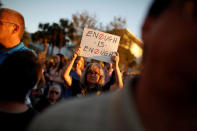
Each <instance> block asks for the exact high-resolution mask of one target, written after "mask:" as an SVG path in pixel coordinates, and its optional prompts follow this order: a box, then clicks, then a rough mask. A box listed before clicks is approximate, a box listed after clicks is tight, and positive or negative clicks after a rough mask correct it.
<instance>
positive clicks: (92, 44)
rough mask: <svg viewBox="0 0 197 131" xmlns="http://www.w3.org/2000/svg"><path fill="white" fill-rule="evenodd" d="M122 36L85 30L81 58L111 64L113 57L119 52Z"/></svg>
mask: <svg viewBox="0 0 197 131" xmlns="http://www.w3.org/2000/svg"><path fill="white" fill-rule="evenodd" d="M119 41H120V36H116V35H112V34H109V33H104V32H101V31H97V30H93V29H88V28H84V31H83V36H82V40H81V44H80V46H81V47H82V50H81V54H80V56H83V57H88V58H91V59H96V60H100V61H104V62H111V56H113V55H114V53H115V52H117V50H118V45H119Z"/></svg>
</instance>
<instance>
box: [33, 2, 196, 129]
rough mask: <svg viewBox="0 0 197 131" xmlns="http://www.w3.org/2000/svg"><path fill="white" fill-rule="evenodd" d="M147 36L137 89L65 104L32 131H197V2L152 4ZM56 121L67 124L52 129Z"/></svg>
mask: <svg viewBox="0 0 197 131" xmlns="http://www.w3.org/2000/svg"><path fill="white" fill-rule="evenodd" d="M142 34H143V41H144V54H143V55H144V57H143V62H144V69H143V71H142V74H141V75H140V77H139V79H137V81H136V82H135V85H133V81H132V80H131V81H128V84H126V85H125V88H123V90H120V91H119V92H115V93H110V94H106V95H105V96H103V97H89V98H86V99H83V100H81V99H77V100H73V101H69V102H68V101H67V102H66V101H65V102H63V103H61V104H60V105H58V106H57V107H54V108H52V109H51V110H49V111H48V112H46V113H44V114H42V115H41V116H39V118H37V120H35V121H34V123H32V125H31V128H30V129H31V130H30V131H42V130H49V129H50V130H55V129H57V128H58V129H59V130H69V131H76V130H80V131H85V130H91V131H196V130H197V113H196V112H197V81H196V80H197V61H196V58H197V37H196V34H197V1H196V0H153V3H152V6H151V8H150V9H149V11H148V13H147V17H146V18H145V20H144V24H143V26H142ZM65 110H66V112H65ZM80 111H82V112H83V113H81V112H80ZM78 112H80V113H78ZM54 119H55V120H56V121H58V120H60V121H62V123H58V124H57V123H53V124H50V126H48V124H47V123H48V122H50V121H53V120H54ZM58 122H59V121H58ZM38 127H39V128H38Z"/></svg>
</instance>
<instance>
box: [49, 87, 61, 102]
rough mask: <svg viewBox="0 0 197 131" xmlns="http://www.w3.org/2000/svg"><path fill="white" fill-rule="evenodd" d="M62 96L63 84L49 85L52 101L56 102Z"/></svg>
mask: <svg viewBox="0 0 197 131" xmlns="http://www.w3.org/2000/svg"><path fill="white" fill-rule="evenodd" d="M60 96H61V86H60V85H59V84H52V85H50V87H49V93H48V99H49V100H50V101H51V102H56V101H57V100H58V99H59V98H60Z"/></svg>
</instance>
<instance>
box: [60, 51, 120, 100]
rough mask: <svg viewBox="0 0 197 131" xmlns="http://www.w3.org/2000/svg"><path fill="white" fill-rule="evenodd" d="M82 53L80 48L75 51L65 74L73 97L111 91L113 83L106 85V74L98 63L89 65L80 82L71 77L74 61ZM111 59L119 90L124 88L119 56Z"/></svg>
mask: <svg viewBox="0 0 197 131" xmlns="http://www.w3.org/2000/svg"><path fill="white" fill-rule="evenodd" d="M80 52H81V48H80V47H79V48H77V49H76V50H75V51H74V53H73V58H72V59H71V62H70V63H69V64H68V66H67V67H66V69H65V73H64V79H65V81H66V83H67V85H68V88H70V89H71V90H72V95H73V96H76V95H78V94H81V95H88V94H92V93H97V94H101V92H103V91H106V90H109V88H110V86H111V81H110V82H108V83H105V74H104V71H103V67H102V66H101V65H100V64H98V63H90V64H89V65H87V67H86V68H85V71H84V72H83V75H82V76H81V79H80V81H79V80H76V79H75V78H72V77H71V76H70V75H69V73H70V71H71V69H72V66H73V64H74V61H75V60H76V58H77V56H78V55H79V54H80ZM111 59H112V62H113V64H114V67H115V75H116V86H118V87H119V88H123V82H122V77H121V73H120V70H119V66H118V63H119V54H118V53H116V55H115V56H112V57H111Z"/></svg>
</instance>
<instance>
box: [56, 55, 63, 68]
mask: <svg viewBox="0 0 197 131" xmlns="http://www.w3.org/2000/svg"><path fill="white" fill-rule="evenodd" d="M56 56H57V57H60V62H59V66H58V69H57V71H60V70H61V69H62V68H63V67H64V61H63V60H64V55H63V54H60V53H58V54H57V55H56Z"/></svg>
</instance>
